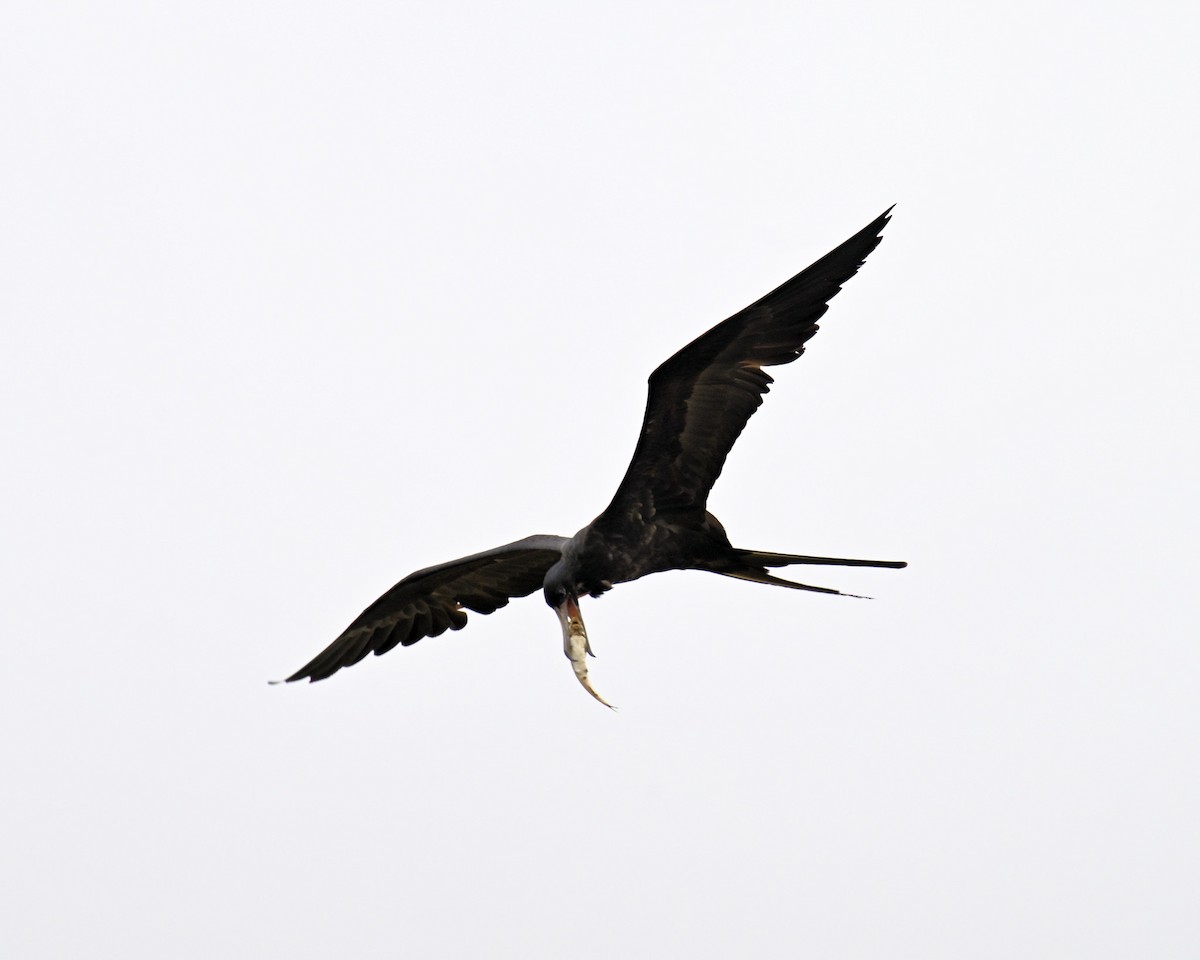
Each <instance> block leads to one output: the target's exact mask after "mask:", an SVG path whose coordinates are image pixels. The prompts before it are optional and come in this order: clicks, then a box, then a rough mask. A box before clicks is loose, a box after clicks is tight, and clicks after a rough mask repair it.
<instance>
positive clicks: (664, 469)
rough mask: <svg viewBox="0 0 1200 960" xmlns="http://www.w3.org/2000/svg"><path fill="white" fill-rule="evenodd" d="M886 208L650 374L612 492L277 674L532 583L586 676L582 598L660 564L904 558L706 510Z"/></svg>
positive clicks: (457, 569)
mask: <svg viewBox="0 0 1200 960" xmlns="http://www.w3.org/2000/svg"><path fill="white" fill-rule="evenodd" d="M890 215H891V208H890V207H889V208H888V209H887V210H885V211H884V212H883V214H881V215H880V216H879V218H878V219H876V220H874V221H872V222H871V223H869V224H868V225H867V226H866V227H864V228H863V229H862V230H860V231H859V232H858V233H856V234H855V235H854V236H852V237H851V238H850V239H849V240H847V241H846V242H845V243H843V244H841V245H840V246H838V247H836V248H835V249H833V250H832V251H830V252H829V253H827V254H826V255H825V256H823V257H822V258H821V259H820V260H818V261H817V262H816V263H814V264H812V265H811V266H810V267H808V268H806V269H805V270H802V271H801V272H800V273H798V274H796V276H794V277H792V279H791V280H788V281H787V282H786V283H784V284H783V285H782V286H780V287H778V288H777V289H775V290H772V291H771V292H770V293H768V294H767V295H766V296H765V297H763V298H762V299H761V300H758V301H756V302H754V303H752V304H750V306H748V307H746V309H744V310H742V311H740V312H738V313H735V314H734V315H733V316H732V317H730V318H729V319H728V320H725V321H724V322H722V323H719V324H717V325H716V326H715V327H713V328H712V329H711V330H709V331H708V332H707V333H705V334H702V335H701V336H699V337H697V338H696V339H695V340H693V341H692V342H691V343H689V344H688V345H687V346H686V347H684V348H683V349H682V350H680V351H679V352H678V353H676V354H675V355H674V356H673V357H671V358H670V359H668V360H667V361H666V363H664V364H662V365H661V366H660V367H659V368H658V369H657V370H655V371H654V372H653V373H652V374H651V375H650V382H649V383H650V390H649V397H648V399H647V401H646V414H645V417H644V419H643V421H642V432H641V433H640V434H639V436H638V441H637V447H636V448H635V449H634V452H633V459H632V460H631V461H630V462H629V466H628V468H627V469H626V471H625V476H624V479H622V480H621V483H620V485H619V486H618V487H617V492H616V493H615V494H614V495H613V498H612V502H611V503H610V504H609V505H608V506H607V507H605V508H604V511H603V512H602V513H601V514H600V515H599V516H598V517H596V519H595V520H593V521H592V522H591V523H589V524H588V525H587V526H586V527H584V528H583V529H582V530H580V531H579V532H578V533H577V534H575V536H573V537H556V536H550V535H545V534H541V535H536V536H531V537H526V538H525V539H524V540H517V541H516V542H514V543H507V544H505V545H504V546H502V547H494V548H492V549H491V550H485V551H483V552H482V553H476V554H472V555H471V556H469V557H462V558H461V559H458V560H451V561H450V562H449V563H440V564H437V565H436V566H432V567H426V568H425V569H424V570H418V571H417V572H416V573H412V574H409V575H408V576H407V577H405V578H404V579H403V580H401V581H400V582H399V583H397V584H396V585H395V586H394V587H392V588H391V589H390V590H388V591H387V592H386V593H385V594H384V595H383V596H381V597H380V598H379V599H378V600H376V601H375V602H374V603H372V604H371V605H370V606H369V607H367V609H366V610H364V611H363V612H362V613H361V614H360V615H359V616H358V618H357V619H355V621H354V622H353V623H351V624H350V626H348V627H347V628H346V629H345V631H344V632H343V633H342V635H341V636H339V637H338V638H337V639H336V640H334V641H333V643H331V644H330V645H329V646H328V647H326V648H325V649H324V650H323V651H321V653H319V654H318V655H317V656H316V657H314V658H313V659H312V660H311V661H310V662H309V663H307V664H305V665H304V666H303V667H301V668H300V669H299V670H297V671H296V672H295V673H294V674H292V675H291V676H290V677H288V678H287V680H286V682H288V683H291V682H293V681H296V680H305V679H307V680H309V681H316V680H324V679H325V678H326V677H329V676H332V675H333V674H335V673H337V671H339V670H341V669H342V668H343V667H348V666H350V665H351V664H355V663H358V661H359V660H362V659H363V658H364V657H365V656H366V655H367V654H368V653H374V654H375V655H376V656H379V655H380V654H383V653H387V652H388V651H389V650H391V649H392V648H393V647H395V646H398V645H399V646H410V645H412V644H414V643H416V642H417V641H418V640H420V639H422V638H423V637H436V636H438V635H439V634H442V633H444V632H445V631H447V630H460V629H462V628H463V627H464V626H466V623H467V611H468V610H471V611H474V612H475V613H480V614H487V613H492V612H493V611H495V610H499V609H500V608H501V607H503V606H505V605H506V604H507V603H508V602H509V601H510V600H512V599H513V598H515V597H524V596H528V595H529V594H531V593H533V592H534V591H535V590H537V589H538V588H539V587H540V588H541V589H542V592H543V595H544V596H545V599H546V603H547V604H549V605H550V607H552V608H553V609H554V611H555V612H556V613H557V614H558V619H559V623H560V624H561V626H562V636H563V652H564V653H565V654H566V656H567V659H568V660H570V661H571V666H572V668H573V670H574V672H575V676H576V678H577V679H578V680H579V682H580V683H581V684H582V685H583V687H584V689H585V690H587V692H588V693H590V694H591V695H592V696H593V697H595V698H596V699H597V700H599V701H600V702H601V703H603V704H604V705H605V706H611V704H609V703H607V702H606V701H605V700H604V699H603V698H602V697H601V696H600V694H598V693H597V692H596V690H595V689H594V688H593V687H592V684H591V682H590V681H589V680H588V671H587V656H588V655H590V654H591V652H592V651H591V647H590V645H589V643H588V636H587V631H586V629H585V628H584V624H583V617H582V616H581V615H580V612H579V600H580V598H581V597H584V596H590V597H598V596H600V595H601V594H602V593H605V592H606V591H608V590H610V589H611V588H612V586H613V584H615V583H625V582H627V581H630V580H636V579H638V578H639V577H644V576H646V575H647V574H651V573H659V572H661V571H664V570H707V571H709V572H710V573H719V574H721V575H723V576H727V577H738V578H740V579H742V580H753V581H755V582H756V583H770V584H776V585H778V586H781V587H790V588H792V589H794V590H812V591H815V592H817V593H832V594H838V595H841V596H854V595H853V594H842V593H841V591H839V590H834V589H831V588H829V587H814V586H810V585H809V584H805V583H796V582H793V581H791V580H785V579H783V578H781V577H777V576H774V575H773V574H771V573H770V572H769V571H770V570H771V569H772V568H776V567H785V566H789V565H792V564H816V565H835V566H853V567H890V568H893V569H898V568H900V567H904V566H906V564H905V563H904V562H902V561H895V560H849V559H842V558H837V557H813V556H806V555H800V554H790V553H768V552H765V551H762V550H742V549H739V548H737V547H734V546H732V545H731V544H730V542H729V538H728V537H727V536H726V535H725V528H724V527H722V526H721V523H720V521H718V520H717V518H716V517H714V516H713V515H712V514H711V513H709V512H708V509H707V504H708V495H709V491H710V490H712V487H713V484H714V483H715V482H716V480H717V477H719V476H720V475H721V468H722V467H723V466H724V465H725V458H726V457H727V456H728V455H729V451H730V449H731V448H732V447H733V444H734V441H736V440H737V438H738V436H739V435H740V434H741V432H742V430H743V428H744V427H745V426H746V423H747V421H748V420H749V419H750V417H751V416H752V415H753V413H754V411H755V410H757V409H758V407H759V405H760V404H761V403H762V401H763V395H764V394H766V393H767V391H768V390H769V389H770V385H771V383H772V382H773V381H772V378H771V377H770V376H769V375H768V374H767V373H766V372H765V371H764V369H763V368H764V367H771V366H777V365H779V364H784V363H791V362H792V361H793V360H796V359H797V358H799V357H800V355H801V354H802V353H804V344H805V343H807V342H808V340H809V339H810V338H811V337H812V336H813V334H815V333H816V332H817V321H818V320H819V319H820V318H821V317H822V316H823V315H824V313H825V311H826V310H828V309H829V301H830V300H832V299H833V297H834V296H835V295H836V294H837V292H838V291H839V290H841V288H842V285H843V284H845V283H846V281H847V280H849V279H850V278H851V277H853V276H854V275H855V274H856V273H857V272H858V268H859V267H861V266H862V265H863V262H864V261H865V260H866V258H867V255H868V254H869V253H870V252H871V251H872V250H874V249H875V247H876V246H878V245H879V241H880V232H881V231H882V230H883V228H884V226H885V225H886V224H887V222H888V220H889V219H890Z"/></svg>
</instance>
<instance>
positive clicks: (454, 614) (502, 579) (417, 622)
mask: <svg viewBox="0 0 1200 960" xmlns="http://www.w3.org/2000/svg"><path fill="white" fill-rule="evenodd" d="M566 542H567V538H566V537H553V536H548V535H537V536H532V537H526V538H525V539H524V540H518V541H516V542H515V543H506V544H505V545H504V546H502V547H496V548H494V549H492V550H485V551H484V552H483V553H476V554H473V555H472V556H469V557H463V558H461V559H459V560H451V561H450V562H449V563H440V564H438V565H437V566H436V567H426V568H425V569H424V570H418V571H417V572H416V573H410V574H409V575H408V576H407V577H405V578H404V579H403V580H401V581H400V582H399V583H398V584H396V585H395V586H394V587H392V589H391V590H389V591H388V592H387V593H385V594H384V595H383V596H382V597H380V598H379V599H378V600H376V601H375V602H374V603H373V604H371V605H370V606H369V607H367V609H366V610H364V611H363V612H362V613H360V614H359V615H358V618H357V619H356V620H355V621H354V622H353V623H352V624H350V626H348V627H347V628H346V629H345V631H344V632H343V633H342V635H341V636H340V637H338V638H337V639H336V640H334V641H333V643H331V644H330V645H329V646H328V647H326V648H325V649H324V650H322V651H321V653H319V654H317V656H316V657H314V658H313V659H312V661H310V662H309V663H307V664H305V665H304V666H303V667H301V668H300V669H299V670H297V671H296V672H295V673H293V674H292V675H291V676H290V677H288V678H287V682H288V683H291V682H293V681H294V680H305V679H307V680H310V681H316V680H324V679H325V678H326V677H328V676H332V675H333V674H335V673H337V671H339V670H341V669H342V667H348V666H350V665H351V664H355V663H358V661H359V660H361V659H362V658H363V657H365V656H366V655H367V654H368V653H374V654H375V655H376V656H379V654H381V653H387V652H388V651H389V650H391V649H392V647H394V646H396V645H397V644H400V645H402V646H405V647H407V646H411V645H412V644H414V643H416V642H417V641H418V640H420V639H421V638H422V637H436V636H438V635H439V634H441V633H445V632H446V631H447V630H461V629H462V628H463V627H465V626H466V624H467V614H466V612H465V611H466V610H474V611H475V612H476V613H491V612H492V611H493V610H499V609H500V608H501V607H503V606H504V605H505V604H507V603H508V601H509V600H511V599H513V598H514V597H525V596H528V595H529V594H531V593H533V591H534V590H536V589H537V588H538V587H540V586H541V585H542V580H543V579H544V578H545V576H546V571H547V570H549V569H550V567H551V566H552V565H553V564H554V563H555V562H556V561H557V560H558V559H559V557H561V556H562V546H563V544H564V543H566Z"/></svg>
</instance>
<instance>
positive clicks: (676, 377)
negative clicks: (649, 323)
mask: <svg viewBox="0 0 1200 960" xmlns="http://www.w3.org/2000/svg"><path fill="white" fill-rule="evenodd" d="M890 214H891V208H890V207H889V208H888V209H887V210H885V211H884V213H883V214H882V215H881V216H880V217H879V218H878V219H877V220H875V221H874V222H872V223H870V224H868V225H867V226H866V227H865V228H863V229H862V230H860V231H859V232H858V233H856V234H855V235H854V236H852V237H851V238H850V239H849V240H847V241H846V242H845V243H843V244H841V246H839V247H837V248H836V249H834V250H832V251H831V252H829V253H827V254H826V255H825V256H823V257H822V258H821V259H820V260H818V261H817V262H816V263H814V264H812V266H810V267H808V268H807V269H805V270H803V271H802V272H800V273H798V274H797V275H796V276H794V277H792V279H791V280H788V281H787V282H786V283H785V284H783V285H782V286H780V287H779V288H777V289H775V290H772V291H771V292H770V293H768V294H767V295H766V296H765V297H763V298H762V299H761V300H759V301H757V302H756V303H752V304H751V305H750V306H748V307H746V309H744V310H742V311H741V312H739V313H735V314H734V315H733V316H732V317H730V318H729V319H728V320H725V321H724V322H722V323H719V324H717V325H716V326H715V327H713V328H712V329H711V330H709V331H708V332H707V333H705V334H702V335H701V336H699V337H698V338H696V339H695V340H693V341H692V342H691V343H689V344H688V345H687V346H686V347H684V348H683V349H682V350H680V351H679V352H678V353H676V354H675V355H674V356H673V357H671V358H670V359H669V360H667V362H666V363H664V364H662V366H660V367H659V368H658V369H657V370H655V371H654V373H652V374H651V375H650V393H649V397H648V399H647V401H646V415H645V419H644V420H643V422H642V432H641V435H640V436H639V437H638V443H637V449H636V450H635V451H634V454H633V459H632V460H631V461H630V463H629V467H628V469H627V470H626V472H625V477H624V479H623V480H622V481H621V484H620V486H619V487H618V488H617V493H616V495H615V496H614V497H613V501H612V503H611V504H610V505H609V506H608V508H607V509H606V510H605V512H604V513H603V514H601V516H600V517H599V518H597V523H600V524H601V525H605V524H606V523H611V524H617V525H620V524H623V523H624V522H627V520H628V519H629V518H631V517H635V516H636V517H640V518H641V520H642V521H649V520H651V519H652V518H653V517H654V516H655V515H657V514H661V513H663V512H664V511H666V512H672V511H693V510H697V509H699V510H703V509H704V507H705V504H706V501H707V500H708V494H709V491H710V490H711V489H712V486H713V484H714V483H716V480H717V477H719V476H720V475H721V468H722V467H723V466H724V465H725V458H726V457H727V456H728V455H729V451H730V449H731V448H732V447H733V444H734V441H735V440H737V438H738V436H739V435H740V434H741V432H742V429H743V428H744V427H745V426H746V422H747V421H748V420H749V419H750V417H751V415H752V414H753V413H754V411H755V410H756V409H758V407H759V405H760V404H761V403H762V398H763V394H765V393H766V392H767V391H768V390H769V389H770V384H771V382H772V379H771V377H770V376H769V375H768V374H767V373H765V372H764V371H763V369H762V368H763V367H767V366H774V365H776V364H781V363H791V362H792V361H793V360H795V359H796V358H797V357H799V356H800V354H802V353H803V352H804V343H805V341H807V340H808V339H809V338H810V337H811V336H812V335H813V334H814V333H816V332H817V320H819V319H820V318H821V316H822V315H823V314H824V313H825V311H826V310H827V309H828V304H829V301H830V300H831V299H833V297H834V295H835V294H836V293H837V292H838V291H839V290H840V289H841V288H842V285H843V284H844V283H845V282H846V281H847V280H849V279H850V278H851V277H852V276H854V274H855V273H857V272H858V268H859V267H861V266H862V264H863V262H864V261H865V260H866V257H867V254H869V253H870V252H871V251H872V250H874V249H875V247H876V246H877V245H878V244H879V240H880V236H879V233H880V231H881V230H882V229H883V228H884V226H885V225H886V224H887V222H888V220H889V219H890Z"/></svg>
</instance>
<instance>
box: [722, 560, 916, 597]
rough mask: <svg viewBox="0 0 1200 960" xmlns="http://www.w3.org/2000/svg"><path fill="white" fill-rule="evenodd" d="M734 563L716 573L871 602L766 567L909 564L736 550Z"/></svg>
mask: <svg viewBox="0 0 1200 960" xmlns="http://www.w3.org/2000/svg"><path fill="white" fill-rule="evenodd" d="M730 560H731V561H732V563H731V564H730V567H729V569H727V570H717V571H715V572H716V573H720V574H723V575H724V576H726V577H737V578H738V579H739V580H752V581H754V582H755V583H772V584H775V585H776V586H779V587H790V588H791V589H793V590H811V591H813V592H814V593H832V594H835V595H837V596H839V597H857V598H859V599H860V600H869V599H871V598H870V597H864V596H862V594H858V593H843V592H842V591H841V590H834V589H833V588H832V587H814V586H811V585H810V584H807V583H796V582H795V581H793V580H784V579H783V577H776V576H773V575H772V574H769V573H767V571H766V569H765V568H767V567H787V566H791V565H792V564H810V565H813V566H830V567H887V568H889V569H892V570H900V569H902V568H904V567H907V566H908V564H907V563H906V562H905V561H903V560H850V559H847V558H844V557H809V556H804V555H802V554H795V553H769V552H767V551H765V550H734V551H733V555H732V556H731V557H730Z"/></svg>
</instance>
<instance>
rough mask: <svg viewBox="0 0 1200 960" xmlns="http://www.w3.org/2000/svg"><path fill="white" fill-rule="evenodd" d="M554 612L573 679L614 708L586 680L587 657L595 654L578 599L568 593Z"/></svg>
mask: <svg viewBox="0 0 1200 960" xmlns="http://www.w3.org/2000/svg"><path fill="white" fill-rule="evenodd" d="M554 612H555V613H557V614H558V622H559V623H561V624H562V632H563V653H565V654H566V655H567V659H568V660H570V661H571V669H572V670H574V671H575V679H576V680H578V681H579V683H580V685H581V686H582V687H583V689H584V690H586V691H587V692H588V693H590V694H591V695H592V696H593V697H595V698H596V699H597V700H599V701H600V702H601V703H602V704H604V705H605V706H606V707H608V708H609V709H610V710H616V709H617V708H616V707H614V706H613V705H612V704H611V703H609V702H608V701H607V700H605V699H604V698H603V697H602V696H600V694H598V693H597V692H596V689H595V687H593V686H592V684H591V681H590V680H588V672H587V658H588V657H591V656H595V654H593V653H592V648H591V645H590V644H589V643H588V636H587V629H586V628H585V627H584V625H583V617H582V616H580V614H579V603H578V601H577V600H576V599H575V598H574V597H572V596H569V595H568V596H567V599H566V600H564V601H563V602H562V603H560V604H559V605H558V606H557V607H555V608H554Z"/></svg>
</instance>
